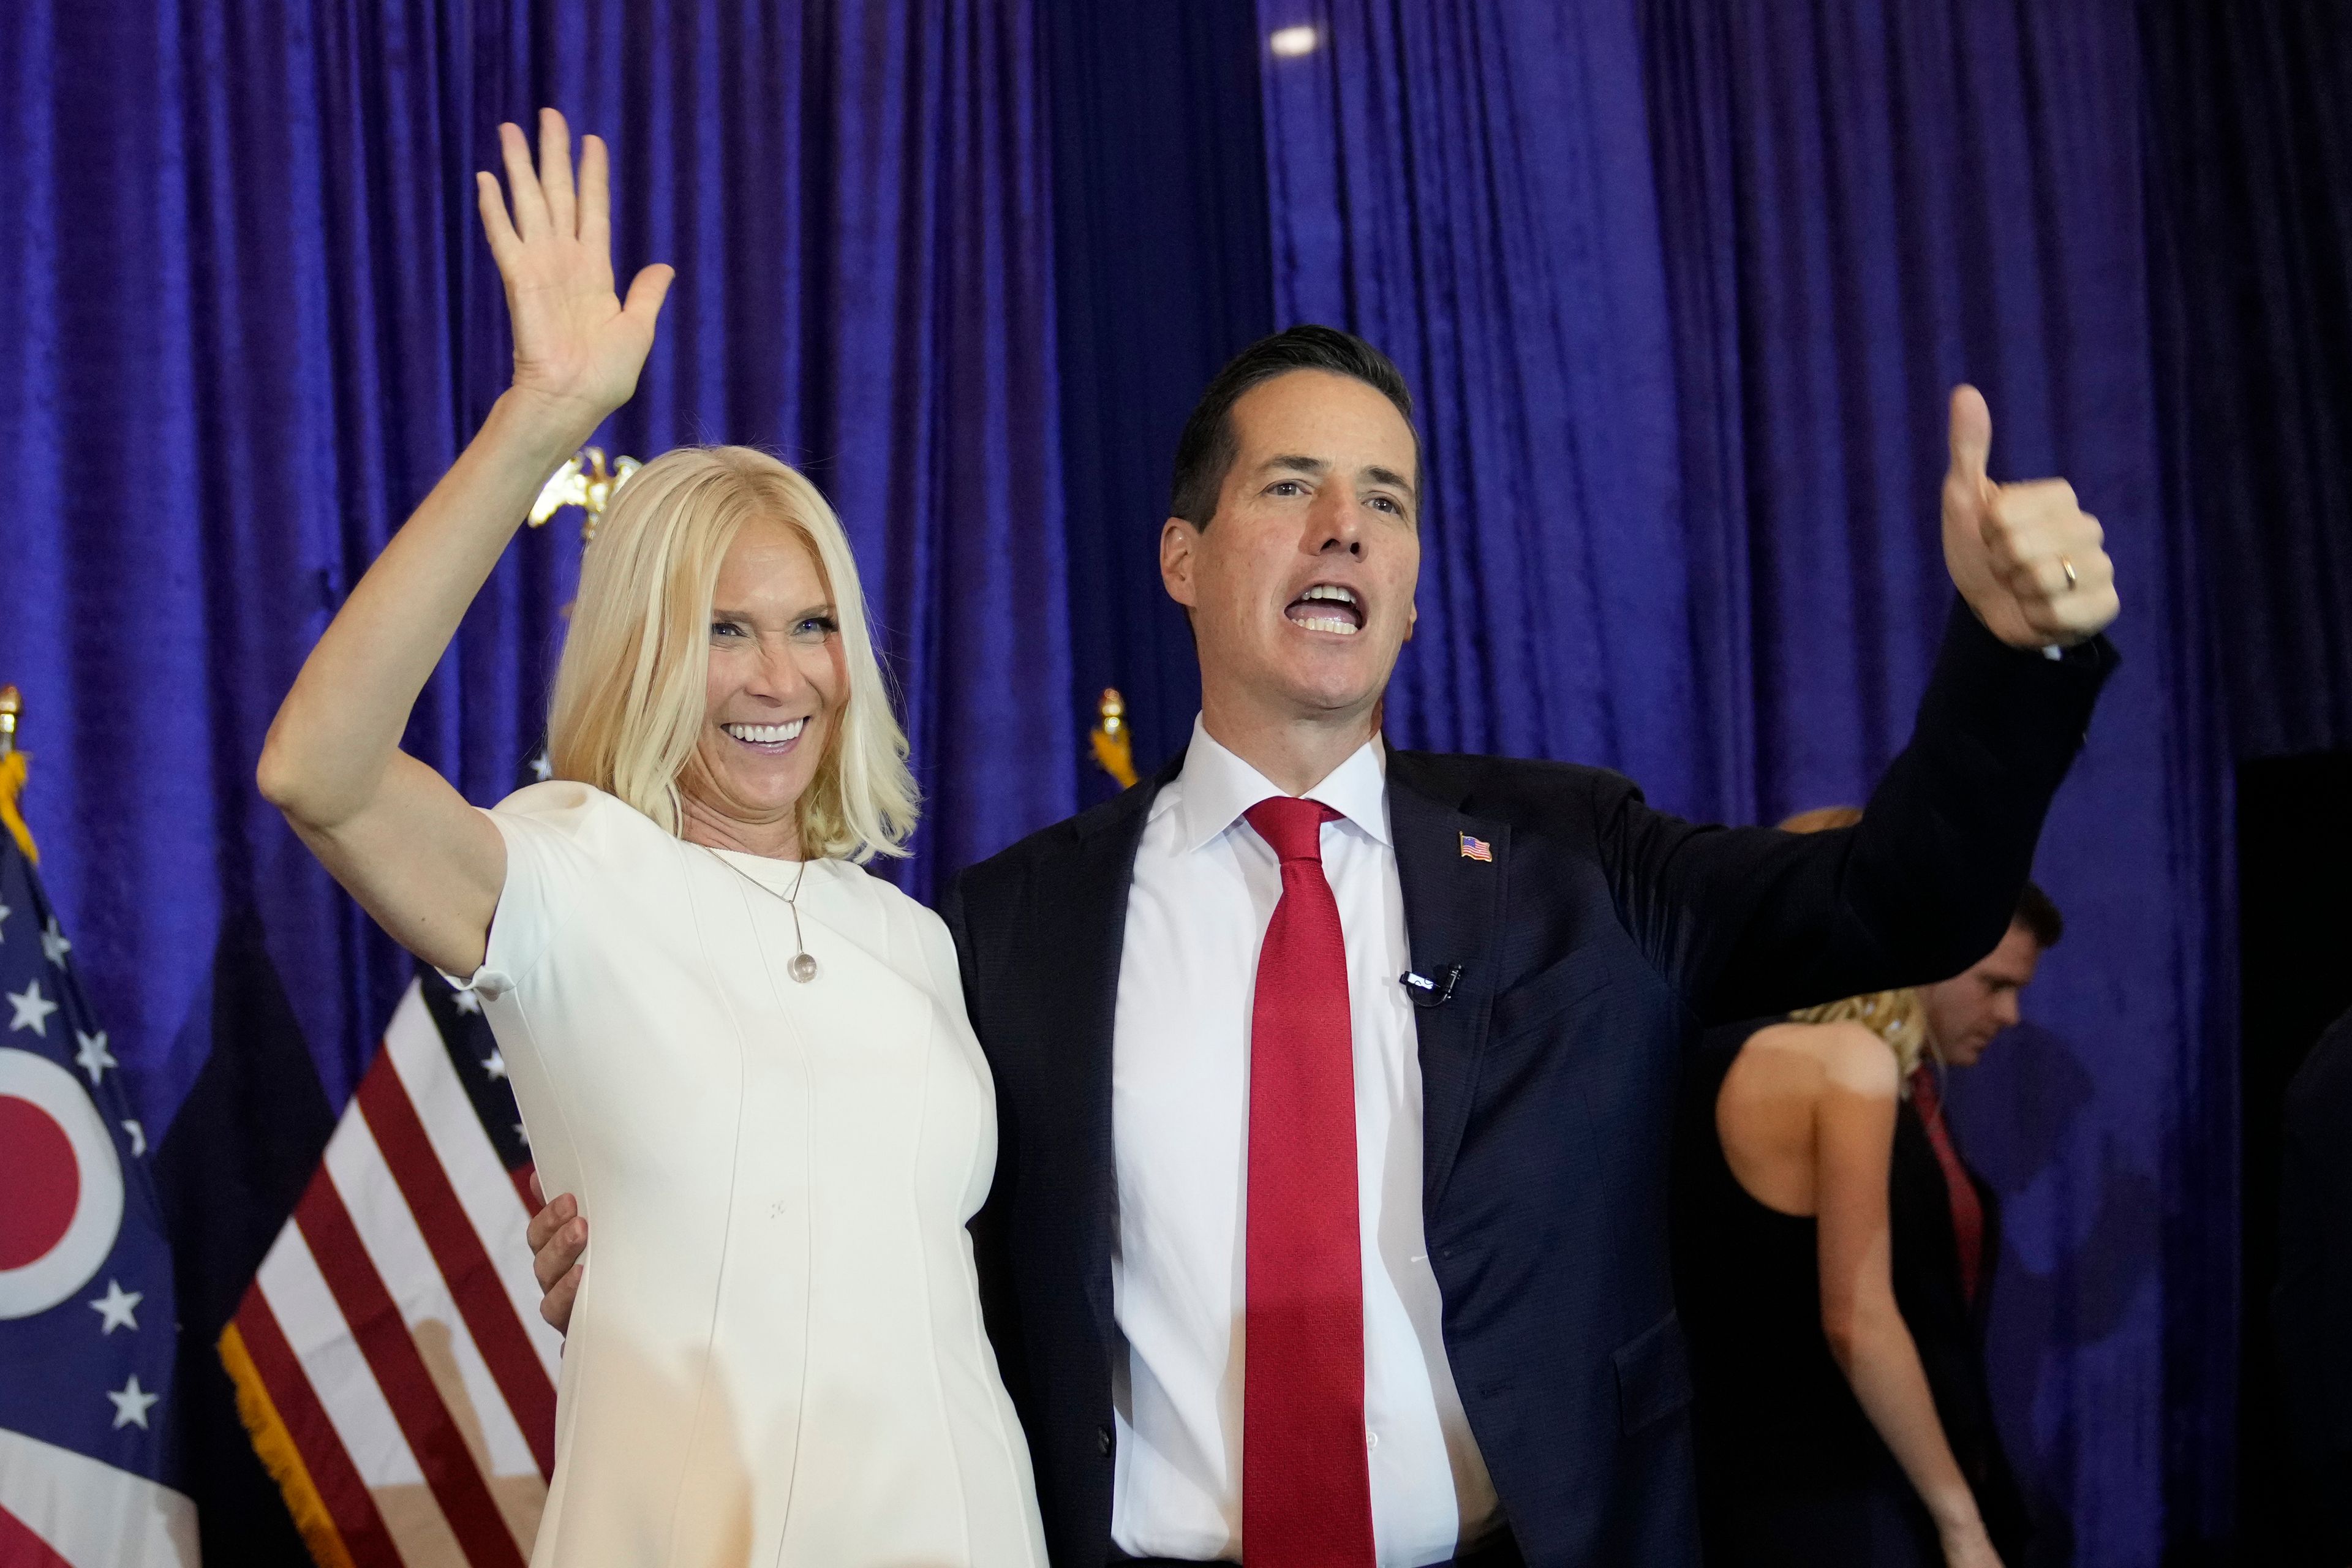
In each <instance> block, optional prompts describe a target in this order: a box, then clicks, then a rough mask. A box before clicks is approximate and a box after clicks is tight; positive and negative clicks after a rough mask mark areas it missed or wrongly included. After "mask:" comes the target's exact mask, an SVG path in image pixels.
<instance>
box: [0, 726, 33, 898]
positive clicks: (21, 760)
mask: <svg viewBox="0 0 2352 1568" xmlns="http://www.w3.org/2000/svg"><path fill="white" fill-rule="evenodd" d="M24 711H25V699H24V695H23V694H22V693H21V692H19V691H18V690H17V689H16V688H15V687H14V686H0V826H5V827H6V828H7V829H8V837H11V838H13V839H15V840H16V847H17V848H19V849H21V850H23V851H24V852H25V858H26V859H27V860H29V861H31V862H32V863H33V864H34V865H36V866H37V865H39V864H40V863H41V851H40V847H39V846H38V845H37V844H35V843H34V842H33V830H32V829H31V828H30V827H27V826H26V825H25V816H24V814H23V813H22V812H20V811H19V810H17V809H16V797H17V796H18V795H22V794H23V793H24V790H25V771H26V763H28V762H30V761H31V758H29V757H28V756H27V755H26V753H25V752H20V751H18V750H17V749H16V721H17V719H18V718H20V717H21V716H22V715H23V713H24Z"/></svg>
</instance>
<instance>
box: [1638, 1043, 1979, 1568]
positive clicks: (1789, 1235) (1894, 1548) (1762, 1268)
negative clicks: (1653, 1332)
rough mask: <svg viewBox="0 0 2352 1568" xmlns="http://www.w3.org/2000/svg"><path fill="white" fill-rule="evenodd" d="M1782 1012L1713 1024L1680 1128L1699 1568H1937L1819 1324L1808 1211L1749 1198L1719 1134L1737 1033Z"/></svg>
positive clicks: (1678, 1188)
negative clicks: (1718, 1111)
mask: <svg viewBox="0 0 2352 1568" xmlns="http://www.w3.org/2000/svg"><path fill="white" fill-rule="evenodd" d="M1778 1021H1779V1020H1776V1019H1769V1018H1768V1019H1759V1020H1757V1021H1755V1022H1752V1023H1748V1024H1742V1025H1738V1026H1732V1027H1729V1028H1724V1029H1717V1030H1713V1031H1711V1032H1710V1033H1709V1034H1708V1035H1707V1037H1706V1039H1705V1041H1704V1042H1702V1044H1701V1047H1700V1050H1699V1053H1698V1055H1697V1057H1696V1058H1695V1059H1694V1060H1693V1062H1692V1064H1691V1069H1690V1072H1689V1075H1688V1078H1687V1080H1686V1082H1685V1089H1684V1095H1683V1103H1682V1107H1681V1123H1680V1125H1679V1127H1678V1128H1677V1136H1676V1141H1675V1143H1676V1152H1675V1184H1674V1203H1675V1294H1676V1298H1677V1300H1678V1303H1679V1310H1680V1311H1681V1315H1682V1320H1683V1324H1684V1327H1685V1331H1686V1332H1687V1334H1688V1336H1689V1342H1690V1352H1691V1373H1692V1381H1693V1385H1694V1388H1695V1398H1694V1401H1693V1404H1692V1407H1691V1409H1692V1416H1693V1422H1694V1432H1695V1436H1696V1439H1697V1449H1698V1481H1699V1524H1700V1531H1701V1534H1702V1537H1703V1540H1704V1542H1705V1545H1706V1562H1707V1564H1708V1568H1849V1565H1850V1568H1915V1565H1916V1568H1937V1565H1939V1564H1940V1563H1942V1562H1943V1552H1942V1548H1941V1546H1940V1545H1939V1544H1938V1542H1937V1536H1936V1530H1935V1525H1934V1521H1932V1520H1930V1519H1929V1517H1928V1514H1927V1509H1926V1507H1925V1505H1923V1504H1922V1503H1921V1502H1920V1501H1919V1497H1918V1494H1917V1492H1916V1491H1915V1490H1913V1489H1912V1487H1911V1483H1910V1481H1909V1479H1907V1478H1906V1476H1905V1475H1904V1474H1903V1471H1902V1468H1901V1467H1900V1466H1898V1465H1897V1464H1896V1463H1895V1456H1894V1455H1893V1454H1892V1453H1891V1452H1889V1451H1888V1449H1887V1447H1886V1445H1885V1442H1884V1441H1883V1440H1882V1439H1881V1438H1880V1437H1879V1436H1878V1433H1877V1430H1876V1428H1874V1427H1873V1426H1871V1424H1870V1418H1869V1417H1868V1416H1867V1415H1864V1413H1863V1409H1862V1405H1861V1404H1860V1403H1859V1402H1858V1401H1857V1400H1856V1399H1855V1398H1854V1396H1853V1387H1852V1386H1851V1385H1850V1384H1847V1382H1846V1380H1845V1374H1844V1373H1843V1372H1841V1371H1839V1370H1838V1364H1837V1363H1836V1361H1835V1360H1834V1359H1833V1358H1832V1356H1831V1354H1830V1347H1829V1341H1828V1340H1827V1339H1826V1338H1825V1337H1824V1336H1823V1335H1822V1296H1821V1276H1820V1272H1819V1268H1820V1266H1819V1261H1818V1257H1817V1254H1816V1251H1815V1246H1816V1243H1815V1228H1816V1227H1815V1225H1814V1222H1813V1221H1812V1220H1811V1219H1810V1218H1799V1217H1797V1216H1794V1215H1784V1214H1781V1213H1780V1212H1779V1211H1777V1210H1775V1209H1771V1208H1768V1207H1766V1206H1765V1205H1762V1204H1760V1203H1759V1202H1757V1201H1756V1200H1755V1199H1754V1198H1753V1197H1750V1196H1749V1195H1748V1191H1747V1189H1746V1188H1744V1187H1742V1186H1741V1185H1740V1184H1739V1182H1738V1178H1737V1177H1735V1176H1733V1174H1732V1173H1731V1167H1730V1166H1729V1165H1728V1164H1727V1163H1725V1160H1724V1155H1723V1142H1722V1140H1721V1138H1720V1137H1719V1136H1718V1135H1717V1132H1716V1122H1715V1104H1716V1097H1717V1094H1718V1093H1719V1092H1720V1091H1721V1089H1722V1088H1723V1080H1724V1077H1725V1075H1726V1074H1727V1073H1728V1072H1729V1071H1730V1070H1731V1064H1732V1061H1733V1059H1734V1058H1736V1057H1738V1054H1739V1047H1741V1045H1743V1044H1745V1043H1746V1041H1747V1038H1748V1036H1749V1035H1752V1034H1754V1033H1755V1032H1756V1031H1757V1030H1758V1029H1759V1028H1761V1027H1763V1026H1765V1025H1766V1024H1769V1023H1774V1022H1778Z"/></svg>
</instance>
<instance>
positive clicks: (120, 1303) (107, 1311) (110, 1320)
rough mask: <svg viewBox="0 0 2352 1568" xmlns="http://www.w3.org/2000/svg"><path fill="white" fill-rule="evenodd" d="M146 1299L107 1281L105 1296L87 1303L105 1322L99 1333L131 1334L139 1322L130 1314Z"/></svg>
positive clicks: (116, 1283)
mask: <svg viewBox="0 0 2352 1568" xmlns="http://www.w3.org/2000/svg"><path fill="white" fill-rule="evenodd" d="M146 1299H147V1295H146V1292H145V1291H143V1290H125V1289H123V1288H122V1282H121V1280H118V1279H109V1280H108V1281H107V1282H106V1294H105V1295H103V1296H100V1298H99V1299H98V1300H95V1301H92V1302H90V1303H89V1308H90V1310H92V1311H94V1312H96V1313H97V1314H98V1315H99V1316H100V1317H101V1318H103V1319H105V1320H106V1321H105V1323H104V1325H103V1327H101V1328H100V1332H101V1333H109V1334H110V1333H112V1332H113V1331H115V1330H117V1329H129V1330H130V1331H132V1332H133V1333H136V1332H138V1331H139V1320H138V1319H137V1318H136V1317H133V1316H132V1315H131V1314H132V1312H133V1311H134V1310H136V1309H137V1307H138V1305H139V1303H140V1302H142V1301H143V1300H146ZM115 1425H116V1426H121V1425H122V1423H121V1422H120V1421H118V1422H116V1423H115ZM139 1425H141V1426H145V1425H147V1423H145V1422H144V1421H142V1422H141V1423H139Z"/></svg>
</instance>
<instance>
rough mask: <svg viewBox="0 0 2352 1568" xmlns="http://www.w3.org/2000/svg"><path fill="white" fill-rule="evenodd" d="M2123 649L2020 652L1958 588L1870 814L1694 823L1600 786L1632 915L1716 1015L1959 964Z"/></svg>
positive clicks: (2003, 924) (1989, 923)
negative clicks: (1827, 822)
mask: <svg viewBox="0 0 2352 1568" xmlns="http://www.w3.org/2000/svg"><path fill="white" fill-rule="evenodd" d="M2115 666H2116V651H2115V648H2114V647H2113V645H2111V644H2110V643H2108V642H2107V640H2106V639H2105V637H2100V638H2098V639H2096V640H2095V641H2093V642H2091V643H2089V644H2086V645H2084V646H2083V647H2077V648H2074V649H2071V650H2069V652H2068V654H2067V656H2066V657H2065V658H2062V659H2051V658H2045V657H2043V656H2042V655H2041V654H2039V653H2035V652H2031V651H2026V650H2021V649H2018V648H2012V647H2009V646H2008V645H2006V644H2004V643H2002V642H2001V641H2000V639H1999V638H1997V637H1994V636H1993V635H1992V634H1991V633H1990V632H1989V631H1987V630H1986V629H1985V628H1984V626H1983V625H1982V624H1981V623H1980V622H1979V621H1978V619H1977V618H1976V616H1975V615H1974V614H1973V613H1972V612H1971V611H1969V608H1968V606H1967V605H1965V604H1963V603H1962V602H1961V601H1960V600H1958V598H1957V597H1955V598H1954V600H1953V604H1952V612H1951V615H1950V616H1949V618H1948V620H1947V622H1946V625H1945V631H1944V641H1943V647H1942V649H1941V651H1940V652H1939V653H1938V654H1937V660H1936V668H1935V672H1934V674H1933V675H1932V676H1931V677H1930V678H1929V680H1928V683H1927V695H1926V696H1925V697H1924V698H1923V699H1922V700H1921V701H1920V704H1919V714H1918V718H1917V720H1916V723H1915V725H1914V727H1913V730H1912V734H1911V742H1910V744H1908V745H1907V746H1906V747H1905V748H1904V749H1903V752H1902V753H1901V754H1900V755H1898V756H1897V757H1896V758H1895V761H1894V763H1892V764H1891V765H1890V766H1889V767H1888V768H1887V770H1886V773H1885V776H1884V777H1883V778H1882V779H1881V780H1880V781H1879V784H1878V788H1877V789H1876V790H1875V791H1874V792H1873V793H1872V795H1871V797H1870V802H1869V805H1868V806H1867V807H1866V808H1865V810H1864V818H1863V821H1862V823H1861V824H1860V825H1859V826H1855V827H1851V828H1845V829H1840V830H1837V831H1832V832H1828V833H1815V834H1789V833H1781V832H1780V831H1778V830H1776V829H1772V828H1763V827H1702V826H1695V825H1693V824H1691V823H1687V822H1684V821H1682V820H1680V819H1679V818H1676V817H1673V816H1667V815H1665V814H1664V813H1663V812H1659V811H1654V810H1653V809H1651V807H1649V806H1648V805H1645V804H1644V803H1643V800H1642V797H1641V794H1640V792H1639V791H1638V790H1636V789H1634V788H1633V785H1632V784H1630V783H1626V782H1625V781H1622V780H1612V781H1611V784H1610V785H1608V786H1604V787H1603V788H1602V789H1601V791H1600V792H1599V793H1598V794H1597V795H1595V797H1594V806H1593V809H1594V814H1595V820H1594V824H1593V827H1594V832H1595V836H1596V842H1597V844H1598V847H1599V851H1600V855H1601V861H1602V864H1603V866H1604V867H1605V868H1607V873H1608V876H1609V879H1610V887H1611V893H1612V897H1613V898H1614V900H1616V904H1617V909H1618V913H1619V916H1620V918H1621V919H1622V920H1623V921H1624V922H1625V925H1626V929H1627V930H1628V931H1632V932H1633V935H1634V937H1635V939H1636V940H1637V941H1638V942H1640V943H1641V944H1642V947H1643V951H1644V952H1646V953H1647V954H1648V955H1649V957H1650V959H1651V962H1652V963H1654V964H1655V965H1656V966H1657V968H1658V970H1659V972H1660V973H1662V974H1664V975H1665V976H1666V977H1667V978H1668V980H1669V982H1670V983H1671V984H1673V985H1674V986H1675V989H1676V990H1677V991H1678V992H1679V993H1680V994H1681V995H1682V996H1683V998H1684V1001H1685V1004H1686V1005H1688V1006H1689V1007H1690V1008H1691V1009H1692V1011H1693V1012H1694V1013H1695V1014H1696V1015H1697V1016H1699V1018H1700V1019H1701V1020H1702V1021H1703V1022H1706V1023H1717V1022H1726V1021H1729V1020H1732V1019H1736V1018H1745V1017H1753V1016H1759V1015H1762V1014H1767V1013H1783V1012H1787V1011H1788V1010H1790V1008H1793V1007H1801V1006H1809V1005H1812V1004H1815V1003H1819V1002H1827V1001H1833V1000H1835V999H1836V998H1838V997H1841V996H1852V995H1856V994H1861V993H1864V992H1869V991H1879V990H1885V989H1888V988H1890V987H1893V986H1897V985H1914V984H1926V983H1928V982H1931V981H1937V980H1943V979H1947V978H1948V977H1949V976H1951V975H1954V974H1957V973H1959V972H1960V971H1961V970H1963V969H1966V968H1967V967H1968V966H1969V964H1971V963H1976V962H1977V960H1979V959H1980V958H1982V957H1983V956H1984V955H1985V954H1986V953H1988V952H1991V951H1992V949H1993V948H1994V946H1996V945H1997V944H1998V943H1999V942H2000V938H2001V933H2002V932H2003V931H2007V930H2008V929H2009V921H2010V918H2011V914H2012V912H2013V911H2014V910H2015V908H2016V904H2017V895H2018V892H2019V890H2020V889H2021V888H2022V887H2023V886H2024V883H2025V879H2026V876H2027V873H2028V872H2029V870H2030V869H2031V868H2032V862H2033V847H2034V843H2035V840H2036V839H2038V838H2039V837H2041V833H2042V817H2043V816H2044V815H2045V814H2046V813H2047V812H2048V810H2049V806H2050V798H2051V796H2052V795H2053V794H2054V793H2055V792H2056V790H2057V788H2058V784H2059V782H2060V781H2061V780H2062V779H2063V778H2064V777H2065V776H2066V769H2067V767H2068V766H2069V765H2070V764H2071V763H2073V761H2074V753H2075V752H2077V751H2078V750H2080V749H2081V746H2082V743H2083V735H2084V727H2085V726H2086V725H2087V724H2088V723H2089V721H2090V715H2091V708H2092V704H2093V703H2094V702H2095V700H2096V699H2097V696H2098V691H2099V688H2100V686H2101V685H2102V684H2104V683H2105V679H2106V678H2107V676H2108V674H2109V673H2110V672H2111V671H2112V670H2113V669H2114V668H2115Z"/></svg>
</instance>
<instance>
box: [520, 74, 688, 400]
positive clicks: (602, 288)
mask: <svg viewBox="0 0 2352 1568" xmlns="http://www.w3.org/2000/svg"><path fill="white" fill-rule="evenodd" d="M499 150H500V152H501V153H503V154H504V155H505V161H506V171H507V185H508V190H507V192H506V193H504V194H501V193H500V191H499V182H498V178H497V176H495V175H493V174H490V173H489V172H488V170H484V171H483V172H481V173H480V174H476V175H475V176H474V182H475V195H476V196H477V198H478V205H479V206H480V208H481V213H482V230H483V232H484V233H485V234H486V235H488V237H489V242H490V255H491V256H492V257H493V258H495V259H496V260H497V262H498V264H499V277H500V278H501V279H504V281H505V283H506V290H507V314H508V316H509V319H510V320H511V321H513V324H514V359H515V368H514V385H515V390H516V391H518V392H520V393H523V394H526V395H530V396H533V397H539V398H544V399H546V400H547V401H548V402H549V403H550V404H551V405H553V406H555V407H557V408H562V409H570V410H573V411H576V413H577V415H578V416H580V417H581V418H584V419H585V420H586V421H587V422H588V425H589V426H590V427H592V428H593V426H595V425H597V424H598V423H601V422H602V421H603V419H604V416H606V415H607V414H610V413H611V412H613V410H614V409H615V408H618V407H619V406H621V405H622V404H624V403H626V402H627V401H628V400H629V397H630V395H631V394H633V393H634V392H635V391H636V387H637V373H638V372H639V371H641V370H643V369H644V368H645V363H646V354H648V353H651V352H652V351H653V346H654V321H655V319H656V317H657V316H659V315H660V314H661V306H662V298H663V296H665V295H667V293H668V292H669V285H670V279H672V278H673V277H674V276H676V274H675V273H674V272H673V270H672V269H671V268H668V267H667V266H665V265H663V264H661V263H658V262H656V264H654V265H653V266H651V267H647V268H644V269H643V270H641V271H640V272H638V274H637V275H636V277H635V279H632V280H631V281H630V283H629V296H628V299H627V300H622V299H621V298H620V297H619V295H618V294H617V293H615V291H614V280H613V225H612V205H613V204H612V187H611V172H610V160H609V159H608V157H607V155H606V153H605V150H604V141H603V140H602V139H601V138H599V137H595V136H589V137H585V138H583V139H582V142H581V143H580V177H579V183H578V185H577V187H576V188H575V187H574V185H573V183H572V130H571V127H570V126H568V125H566V124H565V123H564V121H563V116H562V115H561V114H559V113H557V112H556V111H555V110H552V109H543V110H540V113H539V166H538V168H537V169H535V170H534V169H533V168H532V167H531V161H530V143H529V142H527V141H525V140H524V137H523V133H522V131H521V129H520V127H518V126H515V125H501V126H499Z"/></svg>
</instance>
